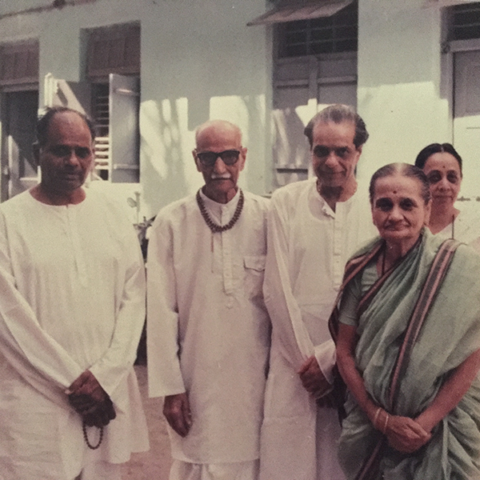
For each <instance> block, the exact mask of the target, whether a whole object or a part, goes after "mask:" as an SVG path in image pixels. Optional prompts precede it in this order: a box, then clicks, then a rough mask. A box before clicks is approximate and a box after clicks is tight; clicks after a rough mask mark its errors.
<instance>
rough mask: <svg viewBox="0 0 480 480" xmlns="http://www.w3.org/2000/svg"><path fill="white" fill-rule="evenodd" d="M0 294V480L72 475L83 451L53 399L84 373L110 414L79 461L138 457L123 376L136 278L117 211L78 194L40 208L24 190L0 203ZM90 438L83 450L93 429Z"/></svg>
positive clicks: (139, 289)
mask: <svg viewBox="0 0 480 480" xmlns="http://www.w3.org/2000/svg"><path fill="white" fill-rule="evenodd" d="M15 287H16V288H15ZM0 291H1V292H2V295H1V296H0V371H1V373H0V478H5V479H22V480H38V479H40V478H41V479H42V480H50V479H51V480H64V479H65V480H71V479H72V478H74V477H76V476H77V475H78V474H79V473H80V470H81V468H82V465H83V462H84V461H86V453H87V451H88V450H87V447H86V445H85V443H84V439H83V433H82V423H81V417H80V416H79V415H78V414H77V413H76V412H75V411H74V410H73V409H72V408H71V407H70V405H69V404H68V399H67V396H66V395H65V393H64V391H65V389H66V388H67V387H68V386H69V385H70V384H71V383H72V382H73V381H74V380H75V379H76V378H77V377H78V376H79V375H80V374H81V373H82V372H83V371H84V370H86V369H90V371H91V372H92V373H93V374H94V375H95V377H96V378H97V380H98V381H99V382H100V384H101V385H102V387H103V388H104V389H105V390H106V391H107V393H108V394H109V395H110V397H111V399H112V401H113V403H114V406H115V410H116V413H117V418H116V419H115V420H113V421H112V422H111V423H110V424H109V425H108V426H107V427H106V428H105V435H104V439H103V442H102V445H101V446H100V448H99V449H98V450H96V451H95V452H94V453H93V452H88V461H90V462H91V461H92V460H95V459H97V460H101V461H107V462H111V463H121V462H125V461H126V460H128V459H129V457H130V453H131V452H132V451H141V450H145V449H147V448H148V438H147V430H146V422H145V417H144V415H143V410H142V405H141V398H140V394H139V390H138V385H137V380H136V376H135V372H134V370H133V367H132V365H133V361H134V359H135V355H136V348H137V344H138V339H139V336H140V333H141V329H142V325H143V322H144V315H145V309H144V295H145V278H144V269H143V264H142V259H141V256H140V251H139V246H138V241H137V240H136V236H135V232H134V230H133V228H132V226H131V225H129V223H128V221H127V220H126V219H125V218H124V216H123V213H122V212H121V211H120V210H119V209H118V207H116V206H115V205H113V204H111V203H110V201H109V200H108V199H106V198H104V197H103V196H101V195H100V194H99V193H97V192H92V191H88V190H87V197H86V199H85V200H84V201H83V202H81V203H80V204H78V205H68V206H51V205H45V204H43V203H40V202H38V201H37V200H35V199H34V198H33V197H32V196H31V194H30V193H29V192H25V193H23V194H20V195H18V196H17V197H15V198H13V199H11V200H9V201H8V202H6V203H3V204H2V205H1V206H0ZM89 431H90V435H91V436H92V442H94V441H95V438H96V429H89ZM92 453H93V455H94V456H93V457H92ZM2 475H4V477H2Z"/></svg>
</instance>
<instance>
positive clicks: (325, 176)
mask: <svg viewBox="0 0 480 480" xmlns="http://www.w3.org/2000/svg"><path fill="white" fill-rule="evenodd" d="M354 137H355V125H354V124H353V123H351V122H344V123H339V124H337V123H333V122H328V123H317V124H316V125H315V127H314V129H313V132H312V140H313V143H312V166H313V171H314V172H315V175H316V176H317V178H318V179H319V181H320V183H321V185H322V186H325V187H344V186H345V185H346V184H347V182H348V181H349V180H351V179H352V178H353V177H354V175H355V166H356V165H357V162H358V159H359V158H360V154H361V153H362V147H358V148H357V147H355V145H354V143H353V139H354Z"/></svg>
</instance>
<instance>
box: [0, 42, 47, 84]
mask: <svg viewBox="0 0 480 480" xmlns="http://www.w3.org/2000/svg"><path fill="white" fill-rule="evenodd" d="M38 55H39V48H38V42H28V43H16V44H10V45H8V44H7V45H3V46H1V47H0V85H1V86H5V85H19V84H25V83H38Z"/></svg>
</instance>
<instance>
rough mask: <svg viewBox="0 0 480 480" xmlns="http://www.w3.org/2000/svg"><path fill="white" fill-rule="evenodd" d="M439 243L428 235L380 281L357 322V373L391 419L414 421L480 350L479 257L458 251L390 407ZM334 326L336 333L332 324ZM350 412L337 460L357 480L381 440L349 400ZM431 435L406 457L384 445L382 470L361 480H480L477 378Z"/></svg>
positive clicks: (379, 464)
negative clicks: (406, 340) (399, 363)
mask: <svg viewBox="0 0 480 480" xmlns="http://www.w3.org/2000/svg"><path fill="white" fill-rule="evenodd" d="M442 242H443V239H440V238H437V237H435V236H433V235H431V234H430V232H428V231H425V232H423V235H422V239H421V241H420V243H419V245H418V246H417V247H415V248H414V249H412V250H411V251H410V252H409V253H408V254H407V255H406V256H405V257H404V258H403V260H402V262H401V263H400V264H398V265H397V266H396V268H395V269H394V270H393V271H392V272H391V274H390V275H388V276H387V278H385V279H383V281H382V284H381V285H380V287H379V288H378V291H377V292H376V293H375V295H373V296H372V298H371V299H370V300H369V302H368V304H367V305H365V306H364V308H362V309H361V311H360V314H359V317H358V325H357V333H358V334H359V341H358V343H357V347H356V351H355V357H356V364H357V368H358V370H359V371H360V373H361V375H362V377H363V380H364V383H365V387H366V389H367V392H368V393H369V395H370V396H371V397H372V399H373V401H374V402H376V403H377V404H378V405H381V406H382V407H383V408H385V409H386V410H387V411H388V412H389V413H391V414H395V415H402V416H407V417H410V418H416V417H417V416H418V415H419V414H420V413H421V412H422V411H423V410H424V409H425V408H426V407H428V406H429V405H430V403H431V402H432V401H433V399H434V398H435V396H436V395H437V393H438V391H439V389H440V387H441V386H442V384H443V382H444V381H445V379H446V378H447V376H448V375H449V373H450V372H452V371H453V370H454V369H455V368H457V367H458V366H459V365H460V364H461V363H462V362H463V361H464V360H465V359H466V358H467V357H468V356H469V355H471V354H472V353H473V352H474V351H476V350H478V349H479V348H480V275H479V272H480V256H478V254H476V253H475V252H474V251H473V250H472V249H470V248H469V247H467V246H464V245H460V246H459V247H458V249H457V250H456V252H455V253H454V254H453V258H452V260H451V264H450V266H449V268H448V271H447V272H446V274H445V277H444V279H443V282H442V284H441V286H440V287H439V288H438V289H436V296H435V298H434V299H433V302H432V304H431V306H430V308H429V309H428V313H427V315H426V317H425V319H424V323H423V326H422V327H421V329H418V332H417V335H416V340H415V342H413V343H412V345H411V351H410V354H409V355H408V357H409V358H408V367H407V368H404V369H400V370H398V371H397V377H398V378H397V379H396V381H397V382H398V383H397V385H398V388H397V390H396V395H395V402H394V405H392V391H391V388H390V386H391V385H392V376H393V375H394V372H395V368H396V365H397V360H398V358H399V355H400V353H401V349H402V345H403V344H404V338H405V335H406V331H407V328H408V323H409V320H410V318H411V317H412V314H413V312H414V310H415V307H416V305H417V303H418V299H419V295H420V292H421V291H422V288H423V286H424V284H425V281H426V279H427V276H428V274H429V272H430V269H431V266H432V262H433V261H434V259H435V256H436V254H437V251H438V249H439V248H440V245H441V244H442ZM376 246H378V242H377V243H375V244H371V245H370V247H369V248H367V249H366V250H364V251H362V252H359V254H360V255H357V256H356V257H359V256H362V255H367V256H368V253H369V252H373V251H374V249H375V247H376ZM372 258H373V257H372ZM367 263H368V261H367ZM365 265H366V264H365ZM347 268H348V267H347ZM362 270H363V267H362V268H360V269H359V270H358V272H357V274H358V273H359V272H360V271H362ZM366 295H368V293H367V294H366ZM332 323H333V327H334V320H333V322H332ZM334 329H335V328H333V330H334ZM409 348H410V347H409ZM346 411H347V417H346V419H345V420H344V423H343V433H342V437H341V440H340V446H339V456H340V461H341V464H342V467H343V468H344V470H345V472H346V474H347V477H348V478H349V479H355V478H357V475H358V474H359V470H360V469H361V467H362V465H364V464H365V463H366V461H367V459H368V458H369V457H370V455H371V453H372V451H373V450H374V449H375V448H376V446H378V445H379V444H381V437H382V435H381V434H380V433H379V432H378V431H376V430H374V428H373V426H372V425H371V424H370V421H369V420H368V418H367V416H366V414H365V413H364V412H363V411H362V410H361V409H360V408H359V407H358V405H357V404H356V403H355V401H354V399H353V398H351V397H350V398H349V399H348V400H347V403H346ZM432 434H433V435H432V439H431V440H430V441H429V442H428V443H427V444H426V445H425V446H424V447H422V448H421V449H420V450H419V451H417V452H415V453H413V454H408V455H407V454H401V453H399V452H397V451H395V450H393V449H392V448H390V447H388V445H386V443H384V444H383V445H382V446H381V449H382V450H381V452H380V453H381V454H380V455H379V457H378V462H377V467H378V468H377V469H374V470H373V471H374V472H375V473H370V474H369V475H370V476H365V477H363V478H365V479H367V478H368V479H377V478H378V479H380V478H385V479H390V480H420V479H421V480H424V479H436V480H447V479H452V480H453V479H480V383H479V381H478V378H477V379H476V380H475V381H474V383H473V384H472V386H471V387H470V389H469V391H468V392H467V393H466V394H465V396H464V397H463V399H462V400H461V401H460V403H459V404H458V405H457V407H456V408H455V409H453V410H452V411H451V412H450V413H449V414H448V415H447V416H446V417H445V418H444V419H443V420H442V421H441V422H440V423H439V424H438V425H437V426H436V427H435V429H434V430H433V432H432ZM379 448H380V447H379ZM370 472H372V470H370Z"/></svg>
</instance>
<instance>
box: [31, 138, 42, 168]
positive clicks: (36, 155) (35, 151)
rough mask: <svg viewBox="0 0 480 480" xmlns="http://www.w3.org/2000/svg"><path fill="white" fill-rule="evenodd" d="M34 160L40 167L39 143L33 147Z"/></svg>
mask: <svg viewBox="0 0 480 480" xmlns="http://www.w3.org/2000/svg"><path fill="white" fill-rule="evenodd" d="M32 152H33V159H34V160H35V163H36V164H37V165H40V145H39V144H38V142H35V143H34V144H33V145H32Z"/></svg>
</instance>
